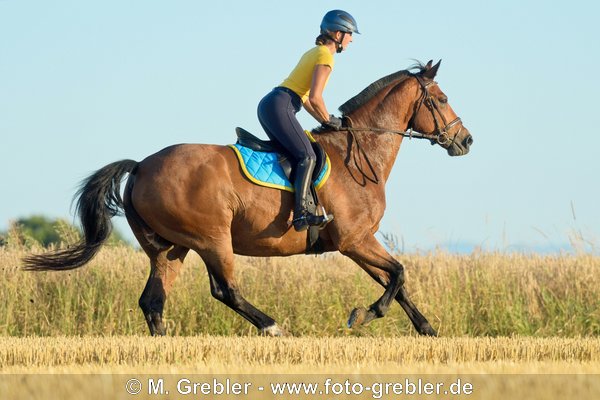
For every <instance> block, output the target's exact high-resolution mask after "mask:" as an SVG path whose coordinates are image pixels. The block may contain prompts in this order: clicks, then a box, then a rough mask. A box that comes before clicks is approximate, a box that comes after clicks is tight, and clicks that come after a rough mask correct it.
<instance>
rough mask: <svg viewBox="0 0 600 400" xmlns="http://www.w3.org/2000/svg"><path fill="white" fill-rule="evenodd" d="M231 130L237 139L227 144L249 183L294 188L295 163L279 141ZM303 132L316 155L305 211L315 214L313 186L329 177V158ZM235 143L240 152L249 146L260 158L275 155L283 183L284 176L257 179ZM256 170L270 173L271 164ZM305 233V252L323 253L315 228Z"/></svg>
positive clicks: (317, 230)
mask: <svg viewBox="0 0 600 400" xmlns="http://www.w3.org/2000/svg"><path fill="white" fill-rule="evenodd" d="M235 132H236V134H237V137H238V139H237V142H236V144H235V145H230V147H232V148H233V149H234V151H235V152H236V155H237V156H238V159H239V161H240V164H241V165H242V169H243V171H244V173H245V174H246V176H247V177H248V178H249V179H250V180H251V181H252V182H254V183H256V184H258V185H261V186H266V187H271V188H277V189H280V190H286V191H290V192H293V191H294V188H293V184H292V183H291V182H294V174H295V170H294V169H295V164H294V163H293V162H292V160H293V158H292V157H291V156H290V155H289V153H288V152H287V150H286V149H284V148H283V147H282V146H281V145H280V144H279V143H277V142H275V141H272V140H261V139H259V138H257V137H256V136H254V135H253V134H251V133H250V132H248V131H247V130H245V129H243V128H239V127H237V128H235ZM306 134H307V136H308V138H309V140H310V142H311V144H312V147H313V150H314V152H315V154H316V156H317V162H316V165H315V169H314V171H313V176H312V183H313V184H312V185H311V190H310V192H309V196H308V210H309V211H310V212H311V213H313V214H316V212H317V205H318V204H319V198H318V196H317V189H318V188H320V187H321V186H322V185H323V184H325V181H326V180H327V178H328V177H329V172H330V168H331V167H330V165H329V159H328V157H327V153H325V150H324V149H323V147H322V146H321V145H320V144H319V143H317V142H316V141H315V139H314V138H313V137H312V136H311V134H310V132H308V131H306ZM239 146H241V147H243V148H245V149H242V150H243V152H245V150H247V149H249V151H250V152H258V153H259V154H261V155H264V157H262V158H261V159H264V158H267V156H268V157H273V156H276V158H277V163H278V164H279V166H280V167H281V170H282V172H281V173H282V174H283V175H284V177H285V179H287V182H285V179H284V180H283V181H279V182H266V181H265V180H263V179H260V178H259V177H258V176H257V174H256V173H252V172H250V171H248V168H247V166H248V161H249V160H246V157H245V156H244V154H242V151H240V150H241V149H240V148H239ZM254 155H255V154H254ZM256 158H260V157H256ZM272 163H274V161H272ZM257 169H258V170H260V171H263V170H264V169H267V170H271V172H272V167H271V168H263V166H262V165H259V166H258V168H257ZM275 175H277V174H275ZM266 180H268V179H266ZM307 232H308V234H307V245H306V254H321V253H323V245H322V243H321V239H320V237H319V227H316V226H311V227H310V228H309V229H308V231H307Z"/></svg>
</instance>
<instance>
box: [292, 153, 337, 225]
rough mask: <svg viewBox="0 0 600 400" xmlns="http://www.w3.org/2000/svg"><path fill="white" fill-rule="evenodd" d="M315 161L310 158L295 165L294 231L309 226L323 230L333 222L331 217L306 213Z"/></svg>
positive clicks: (329, 215)
mask: <svg viewBox="0 0 600 400" xmlns="http://www.w3.org/2000/svg"><path fill="white" fill-rule="evenodd" d="M315 164H316V161H315V160H312V159H310V158H305V159H303V160H300V162H299V163H298V164H297V165H296V179H295V180H294V190H295V200H296V206H295V207H294V220H293V223H294V229H296V230H297V231H298V232H300V231H305V230H307V229H308V227H309V226H311V225H312V226H319V227H320V228H323V227H324V226H325V225H327V223H329V222H330V221H331V220H333V215H331V214H328V215H315V214H312V213H310V212H309V211H308V191H309V190H310V185H311V183H312V174H313V170H314V169H315Z"/></svg>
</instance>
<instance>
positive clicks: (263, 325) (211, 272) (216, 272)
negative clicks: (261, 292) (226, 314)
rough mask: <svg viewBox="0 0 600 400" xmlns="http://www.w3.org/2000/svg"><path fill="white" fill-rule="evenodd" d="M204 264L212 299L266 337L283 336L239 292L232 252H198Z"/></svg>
mask: <svg viewBox="0 0 600 400" xmlns="http://www.w3.org/2000/svg"><path fill="white" fill-rule="evenodd" d="M199 254H200V256H201V257H202V260H204V263H205V264H206V269H207V270H208V276H209V279H210V291H211V294H212V295H213V297H214V298H216V299H217V300H219V301H221V302H222V303H224V304H225V305H227V306H228V307H229V308H231V309H232V310H234V311H235V312H237V313H238V314H240V315H241V316H242V317H244V318H246V319H247V320H248V321H250V322H251V323H252V324H253V325H254V326H256V327H257V328H258V329H259V330H260V332H261V333H263V334H265V335H268V336H284V335H285V332H284V331H283V330H282V329H281V328H280V327H279V326H278V325H277V323H276V322H275V320H274V319H273V318H271V317H269V316H268V315H266V314H265V313H263V312H262V311H260V310H259V309H257V308H256V307H254V306H253V305H252V304H250V303H249V302H248V301H247V300H246V299H245V298H244V297H243V296H242V295H241V294H240V292H239V290H238V288H237V285H236V283H235V279H234V276H233V264H234V263H233V251H232V250H231V249H227V250H221V251H219V250H218V249H210V250H204V251H199Z"/></svg>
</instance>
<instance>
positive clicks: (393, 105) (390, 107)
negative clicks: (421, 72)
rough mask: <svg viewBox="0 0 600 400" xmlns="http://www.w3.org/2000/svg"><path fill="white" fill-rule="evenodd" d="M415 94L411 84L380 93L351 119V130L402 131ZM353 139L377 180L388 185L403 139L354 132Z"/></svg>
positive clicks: (378, 133)
mask: <svg viewBox="0 0 600 400" xmlns="http://www.w3.org/2000/svg"><path fill="white" fill-rule="evenodd" d="M416 93H417V92H416V90H414V87H413V86H411V85H410V82H404V83H403V84H400V85H398V86H395V87H391V88H389V89H388V90H383V91H382V92H381V93H379V94H378V95H377V96H375V97H374V98H373V99H372V100H371V101H370V102H369V103H368V104H366V105H365V106H364V107H363V108H361V109H360V110H358V111H357V112H354V113H352V115H350V118H351V121H352V124H353V126H354V127H357V128H363V127H366V128H369V127H371V128H379V129H390V130H394V131H405V130H406V129H407V126H408V123H409V120H410V117H411V111H412V109H413V105H414V102H415V99H414V97H415V96H416ZM354 136H355V137H356V140H357V142H358V143H359V145H360V147H361V148H362V149H363V150H364V153H365V155H366V158H368V159H369V161H370V163H371V164H372V165H373V168H374V169H375V170H376V172H377V173H378V174H379V177H381V178H383V180H384V182H385V181H387V179H388V177H389V175H390V173H391V171H392V167H393V166H394V162H395V161H396V157H397V156H398V152H399V151H400V145H401V144H402V135H398V134H395V133H380V132H372V131H366V132H362V131H361V132H355V133H354ZM354 146H355V147H356V144H354ZM355 150H356V149H355Z"/></svg>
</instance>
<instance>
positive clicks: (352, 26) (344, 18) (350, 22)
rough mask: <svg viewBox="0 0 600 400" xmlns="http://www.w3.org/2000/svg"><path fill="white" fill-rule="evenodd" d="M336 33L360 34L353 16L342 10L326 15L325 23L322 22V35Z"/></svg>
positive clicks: (332, 11)
mask: <svg viewBox="0 0 600 400" xmlns="http://www.w3.org/2000/svg"><path fill="white" fill-rule="evenodd" d="M336 31H340V32H345V33H358V34H360V32H359V31H358V26H357V25H356V20H355V19H354V17H353V16H352V15H350V14H348V13H347V12H346V11H342V10H331V11H329V12H328V13H327V14H325V16H324V17H323V21H321V33H326V32H336Z"/></svg>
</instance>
